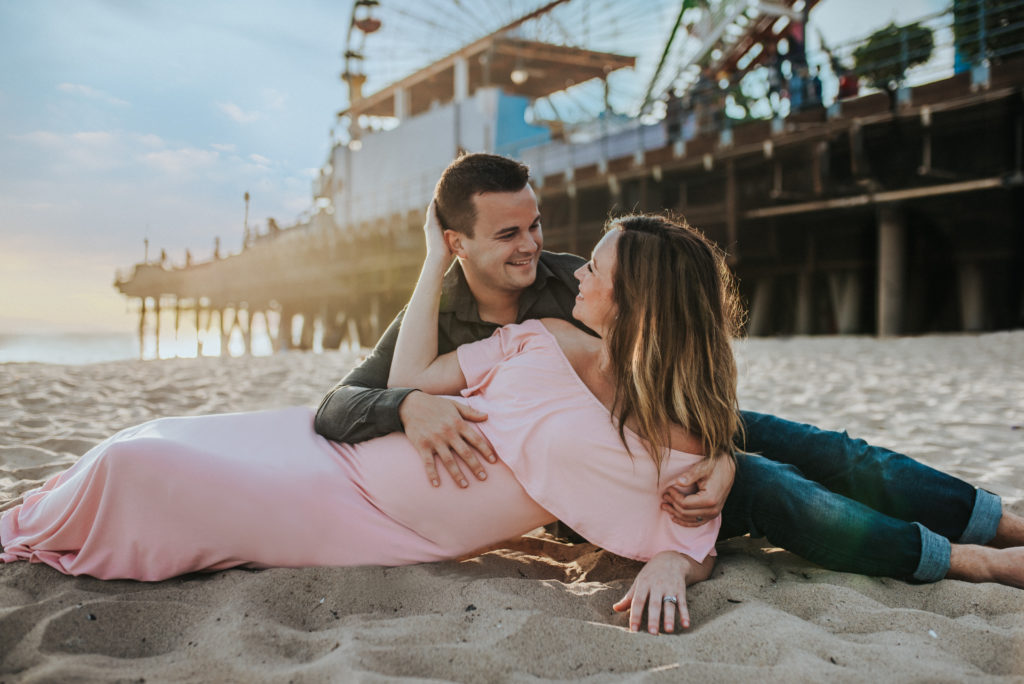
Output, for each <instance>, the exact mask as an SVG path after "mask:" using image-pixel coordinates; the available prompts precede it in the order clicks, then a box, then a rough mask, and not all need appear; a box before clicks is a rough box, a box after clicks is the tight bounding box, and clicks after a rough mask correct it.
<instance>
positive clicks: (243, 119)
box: [217, 102, 260, 124]
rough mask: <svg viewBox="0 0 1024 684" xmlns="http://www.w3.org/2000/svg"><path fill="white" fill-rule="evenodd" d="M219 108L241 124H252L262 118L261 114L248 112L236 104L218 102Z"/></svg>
mask: <svg viewBox="0 0 1024 684" xmlns="http://www.w3.org/2000/svg"><path fill="white" fill-rule="evenodd" d="M217 107H218V108H219V109H220V110H221V111H222V112H224V113H225V114H227V115H228V116H229V117H231V118H232V119H233V120H235V121H237V122H238V123H240V124H247V123H252V122H253V121H256V120H257V119H259V118H260V113H259V112H247V111H245V110H243V109H242V108H241V107H239V106H238V105H236V104H235V103H234V102H218V103H217Z"/></svg>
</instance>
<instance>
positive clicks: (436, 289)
mask: <svg viewBox="0 0 1024 684" xmlns="http://www.w3.org/2000/svg"><path fill="white" fill-rule="evenodd" d="M423 232H424V233H425V236H426V239H427V257H426V259H424V260H423V270H421V271H420V278H419V280H418V281H417V282H416V289H415V290H413V293H412V298H411V299H410V300H409V305H408V306H407V307H406V310H405V318H404V319H403V320H402V327H401V329H400V330H399V331H398V340H397V342H396V343H395V354H394V357H393V358H392V360H391V371H390V373H389V375H388V387H415V388H416V389H421V390H423V391H425V392H429V393H430V394H455V393H456V392H458V391H459V390H461V389H463V388H465V386H466V378H465V376H464V375H463V374H462V368H460V367H459V360H458V357H456V355H455V352H450V353H448V354H445V355H443V356H438V355H437V310H438V306H439V304H440V301H441V282H442V280H444V272H445V271H446V270H447V268H448V265H449V264H451V262H452V253H451V250H449V249H448V245H447V243H446V242H445V239H444V233H443V231H442V229H441V223H440V221H438V220H437V212H436V210H435V209H434V202H433V201H431V203H430V206H429V207H427V217H426V220H425V221H424V224H423Z"/></svg>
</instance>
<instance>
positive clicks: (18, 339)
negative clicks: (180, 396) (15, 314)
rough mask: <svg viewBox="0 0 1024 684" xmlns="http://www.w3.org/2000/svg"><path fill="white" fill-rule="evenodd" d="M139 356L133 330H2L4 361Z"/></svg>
mask: <svg viewBox="0 0 1024 684" xmlns="http://www.w3.org/2000/svg"><path fill="white" fill-rule="evenodd" d="M137 358H139V343H138V340H137V338H136V336H135V335H133V334H131V333H14V334H6V333H0V363H12V362H16V363H24V362H39V363H61V364H75V365H78V364H84V363H99V362H103V361H122V360H125V359H137Z"/></svg>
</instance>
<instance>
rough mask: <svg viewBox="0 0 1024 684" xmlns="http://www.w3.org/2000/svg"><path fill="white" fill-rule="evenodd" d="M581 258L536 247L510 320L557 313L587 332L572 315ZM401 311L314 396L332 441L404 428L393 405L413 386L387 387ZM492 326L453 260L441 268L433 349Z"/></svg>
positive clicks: (322, 428)
mask: <svg viewBox="0 0 1024 684" xmlns="http://www.w3.org/2000/svg"><path fill="white" fill-rule="evenodd" d="M584 263H585V260H584V259H582V258H581V257H578V256H576V255H574V254H555V253H552V252H541V255H540V261H539V263H538V264H537V278H536V280H534V282H533V284H532V285H530V286H529V287H527V288H526V289H525V290H523V293H522V294H521V295H520V298H519V313H518V315H517V317H516V322H517V323H521V322H522V321H524V320H528V319H531V318H561V319H563V320H566V321H570V322H572V323H574V324H575V325H576V326H577V327H579V328H580V329H582V330H585V331H587V332H591V331H590V330H588V329H587V328H586V327H585V326H584V325H583V324H582V323H580V322H579V321H576V320H575V319H573V317H572V309H573V306H574V304H575V300H576V294H577V293H578V292H579V283H578V282H577V281H576V278H575V277H573V273H574V272H575V271H576V269H578V268H579V267H580V266H582V265H583V264H584ZM404 314H405V310H404V309H403V310H402V311H401V312H400V313H399V314H398V316H396V317H395V320H394V321H392V322H391V325H389V326H388V329H387V330H386V331H385V332H384V335H383V336H382V337H381V338H380V341H379V342H378V343H377V346H376V347H374V348H373V351H372V352H370V354H369V356H367V357H366V360H364V361H363V362H362V363H361V364H360V365H359V366H357V367H356V368H354V369H353V370H352V371H351V372H350V373H349V374H348V375H346V376H345V377H344V378H342V380H341V381H340V382H339V383H338V384H337V385H335V386H334V388H333V389H331V391H330V392H328V393H327V396H325V397H324V398H323V401H321V402H320V408H319V409H317V413H316V421H315V423H314V425H315V427H316V431H317V432H318V433H319V434H321V435H323V436H324V437H326V438H327V439H332V440H334V441H336V442H349V443H354V442H362V441H365V440H368V439H373V438H374V437H380V436H381V435H386V434H388V433H391V432H402V431H403V430H404V428H403V426H402V421H401V419H400V418H399V416H398V407H399V405H401V403H402V401H403V400H404V399H405V397H406V396H407V395H408V394H409V392H412V391H414V390H412V389H402V388H394V389H388V375H389V374H390V372H391V359H392V357H393V356H394V353H395V342H396V341H397V340H398V331H399V329H400V328H401V327H402V317H403V315H404ZM498 327H499V326H498V325H497V324H496V323H491V322H488V321H485V320H482V319H481V318H480V312H479V311H478V309H477V303H476V299H474V298H473V293H472V292H471V291H470V289H469V285H468V283H467V282H466V277H465V275H464V274H463V273H462V267H461V266H460V265H459V262H458V261H456V262H455V263H454V264H452V267H451V268H450V269H449V270H448V273H446V274H445V277H444V283H443V285H442V288H441V304H440V308H439V315H438V323H437V333H438V334H437V351H438V354H447V353H448V352H450V351H453V350H454V349H456V348H457V347H459V346H461V345H463V344H467V343H469V342H476V341H477V340H482V339H485V338H487V337H490V336H491V335H492V334H493V333H494V331H495V330H497V329H498ZM523 391H524V392H528V391H530V388H529V387H524V388H523Z"/></svg>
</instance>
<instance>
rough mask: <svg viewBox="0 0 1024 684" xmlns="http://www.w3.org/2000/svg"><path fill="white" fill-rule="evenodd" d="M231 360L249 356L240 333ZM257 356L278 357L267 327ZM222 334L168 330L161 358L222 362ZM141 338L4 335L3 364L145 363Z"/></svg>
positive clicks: (256, 335) (257, 335) (150, 346)
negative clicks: (212, 358)
mask: <svg viewBox="0 0 1024 684" xmlns="http://www.w3.org/2000/svg"><path fill="white" fill-rule="evenodd" d="M300 329H301V321H299V322H298V324H297V325H296V327H295V328H294V329H293V331H292V332H293V335H292V338H293V340H295V341H297V340H298V336H299V331H300ZM315 333H316V334H315V336H314V342H313V351H315V352H320V351H323V348H322V345H321V343H320V337H321V331H320V329H319V327H317V328H316V329H315ZM225 351H226V352H227V355H230V356H241V355H242V354H244V353H245V341H244V339H243V337H242V333H241V331H240V330H237V329H236V330H234V331H233V333H232V335H231V338H230V339H229V340H228V344H227V349H226V350H225ZM252 353H253V356H267V355H269V354H272V353H273V344H272V342H271V339H270V336H269V335H268V334H267V331H266V329H265V328H264V327H262V326H254V327H253V335H252ZM220 355H221V336H220V331H219V330H217V329H216V327H214V329H212V330H204V331H202V332H200V334H199V335H198V340H197V336H196V331H195V328H190V329H182V331H181V334H180V335H178V336H177V337H175V335H174V332H173V328H168V327H165V328H164V329H163V330H162V331H161V335H160V353H159V358H161V359H170V358H195V357H196V356H220ZM139 358H140V352H139V341H138V335H137V333H131V332H100V333H97V332H48V333H0V363H54V364H72V365H81V364H87V363H102V362H108V361H126V360H131V359H139ZM141 358H142V359H147V360H148V359H156V358H157V347H156V335H155V334H154V333H153V331H152V329H150V330H147V332H146V336H145V338H144V340H143V345H142V353H141Z"/></svg>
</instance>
